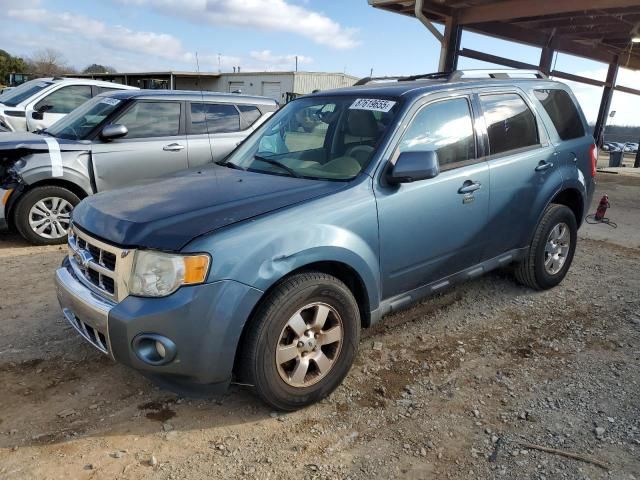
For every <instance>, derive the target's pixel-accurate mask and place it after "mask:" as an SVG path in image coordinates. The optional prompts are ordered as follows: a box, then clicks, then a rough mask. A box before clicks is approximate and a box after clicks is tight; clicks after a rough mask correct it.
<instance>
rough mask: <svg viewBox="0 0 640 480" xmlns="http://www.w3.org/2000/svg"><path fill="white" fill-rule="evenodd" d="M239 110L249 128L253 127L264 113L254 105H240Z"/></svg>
mask: <svg viewBox="0 0 640 480" xmlns="http://www.w3.org/2000/svg"><path fill="white" fill-rule="evenodd" d="M238 108H239V109H240V111H241V112H242V116H243V117H244V120H245V121H246V122H247V126H249V127H250V126H251V125H253V124H254V123H256V121H257V120H258V119H259V118H260V116H261V115H262V113H260V110H258V107H254V106H253V105H238Z"/></svg>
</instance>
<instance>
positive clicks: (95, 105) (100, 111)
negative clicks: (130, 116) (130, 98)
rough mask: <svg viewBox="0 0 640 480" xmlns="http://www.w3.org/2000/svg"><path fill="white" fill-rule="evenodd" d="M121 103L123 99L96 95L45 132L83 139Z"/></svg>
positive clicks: (55, 135)
mask: <svg viewBox="0 0 640 480" xmlns="http://www.w3.org/2000/svg"><path fill="white" fill-rule="evenodd" d="M121 103H122V100H119V99H117V98H111V97H95V98H93V99H91V100H89V101H88V102H86V103H84V104H83V105H81V106H79V107H78V108H76V109H75V110H74V111H72V112H71V113H70V114H69V115H67V116H65V117H63V118H61V119H60V120H58V121H57V122H56V123H54V124H53V125H52V126H50V127H49V128H47V129H46V130H45V132H47V133H48V134H50V135H53V136H54V137H58V138H66V139H69V140H83V139H85V138H86V137H87V135H89V134H90V133H91V132H92V131H93V129H94V128H96V127H97V126H98V125H99V124H100V123H102V122H103V121H104V120H105V119H106V118H107V117H108V116H109V115H111V113H112V112H113V111H114V110H115V109H117V108H118V107H119V106H120V104H121Z"/></svg>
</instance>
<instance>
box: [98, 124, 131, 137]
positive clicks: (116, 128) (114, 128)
mask: <svg viewBox="0 0 640 480" xmlns="http://www.w3.org/2000/svg"><path fill="white" fill-rule="evenodd" d="M127 133H129V129H128V128H127V127H125V126H124V125H120V124H117V123H111V124H109V125H107V126H106V127H104V128H103V129H102V132H100V138H102V140H106V141H109V140H115V139H116V138H122V137H124V136H125V135H126V134H127Z"/></svg>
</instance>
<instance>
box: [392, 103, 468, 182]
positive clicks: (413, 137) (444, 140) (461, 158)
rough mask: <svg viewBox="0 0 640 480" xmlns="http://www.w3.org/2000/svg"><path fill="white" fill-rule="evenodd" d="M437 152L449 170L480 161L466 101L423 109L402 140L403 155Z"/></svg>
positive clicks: (445, 167)
mask: <svg viewBox="0 0 640 480" xmlns="http://www.w3.org/2000/svg"><path fill="white" fill-rule="evenodd" d="M411 151H418V152H427V151H435V152H437V154H438V162H439V164H440V168H442V169H444V170H446V169H448V168H455V167H457V166H461V165H463V164H466V163H469V162H470V161H473V160H475V158H476V141H475V135H474V133H473V123H472V121H471V110H470V108H469V102H468V101H467V99H466V98H457V99H453V100H445V101H442V102H436V103H432V104H430V105H427V106H426V107H424V108H423V109H422V110H420V111H419V112H418V113H417V114H416V116H415V117H414V118H413V120H412V121H411V124H410V125H409V127H408V128H407V132H406V133H405V135H404V137H403V138H402V140H401V141H400V152H411Z"/></svg>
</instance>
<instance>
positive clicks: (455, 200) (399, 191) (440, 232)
mask: <svg viewBox="0 0 640 480" xmlns="http://www.w3.org/2000/svg"><path fill="white" fill-rule="evenodd" d="M476 144H477V142H476V135H475V131H474V127H473V121H472V110H471V102H470V98H469V97H467V96H461V97H457V98H452V99H446V100H438V101H434V102H432V103H429V104H427V105H426V106H423V107H421V108H420V110H418V112H417V113H416V114H415V116H414V117H413V119H412V120H411V122H410V124H409V126H408V128H407V130H406V132H405V134H404V135H403V138H402V139H401V140H400V143H399V145H398V147H397V149H396V151H395V152H394V154H393V155H392V157H391V158H392V159H396V158H397V156H398V155H399V154H400V153H401V152H404V151H435V152H437V154H438V160H439V164H440V170H441V173H440V174H439V175H438V176H437V177H435V178H432V179H429V180H423V181H417V182H414V183H405V184H402V185H400V186H385V184H384V181H381V182H380V183H379V184H378V186H377V187H376V199H377V204H378V217H379V229H380V262H381V268H382V276H383V277H382V284H383V286H382V290H383V292H382V295H383V298H385V299H387V298H390V297H393V296H396V295H399V294H401V293H404V292H407V291H409V290H413V289H415V288H418V287H420V286H423V285H427V284H430V283H433V282H436V281H437V280H440V279H443V278H445V277H447V276H449V275H451V274H453V273H456V272H459V271H460V270H463V269H465V268H467V267H470V266H472V265H474V264H475V263H477V262H478V261H479V259H480V256H481V253H482V250H483V247H484V244H485V243H486V240H487V232H486V230H485V225H486V222H487V216H488V207H489V169H488V166H487V164H486V162H484V161H481V160H478V154H477V147H476Z"/></svg>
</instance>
